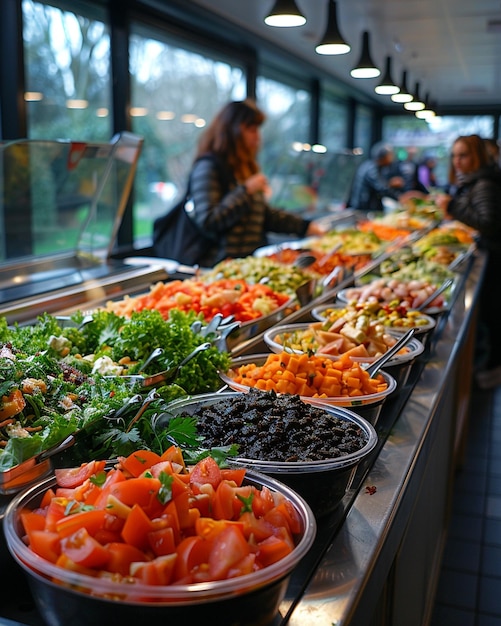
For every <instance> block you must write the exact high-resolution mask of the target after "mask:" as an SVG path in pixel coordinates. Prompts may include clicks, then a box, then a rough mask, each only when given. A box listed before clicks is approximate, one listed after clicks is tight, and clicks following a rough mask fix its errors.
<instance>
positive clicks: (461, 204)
mask: <svg viewBox="0 0 501 626" xmlns="http://www.w3.org/2000/svg"><path fill="white" fill-rule="evenodd" d="M449 183H450V195H445V194H443V195H440V196H438V197H437V199H436V202H437V204H438V205H439V206H440V208H441V209H442V210H443V211H444V212H445V215H446V216H449V217H451V218H454V219H456V220H459V221H460V222H463V223H464V224H467V225H468V226H471V227H472V228H474V229H475V230H476V231H477V232H478V235H479V237H478V242H477V244H478V247H479V249H482V250H484V251H485V252H486V255H487V260H486V267H485V272H484V277H483V282H482V286H481V290H480V298H479V328H478V337H477V350H478V351H479V352H480V354H478V355H477V359H478V358H480V359H482V361H483V362H481V363H477V365H478V366H479V367H480V368H481V371H479V372H478V373H477V375H476V377H475V380H476V382H477V384H478V386H479V387H480V388H481V389H489V388H492V387H496V386H498V385H501V332H500V326H499V315H500V311H501V289H500V283H499V280H500V276H501V173H500V170H499V168H498V167H496V166H495V165H494V163H493V162H492V160H491V158H490V157H489V154H488V152H487V148H486V144H485V141H484V140H483V139H482V138H481V137H479V136H478V135H467V136H460V137H458V138H457V139H456V140H455V141H454V143H453V145H452V149H451V161H450V168H449Z"/></svg>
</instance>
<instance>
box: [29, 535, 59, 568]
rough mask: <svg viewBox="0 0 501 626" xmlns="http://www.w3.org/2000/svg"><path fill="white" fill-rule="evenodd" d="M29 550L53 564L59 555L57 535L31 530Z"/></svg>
mask: <svg viewBox="0 0 501 626" xmlns="http://www.w3.org/2000/svg"><path fill="white" fill-rule="evenodd" d="M29 540H30V548H31V549H32V550H33V552H35V553H36V554H38V556H41V557H42V559H46V560H47V561H50V562H51V563H55V562H56V561H57V559H58V557H59V555H60V554H61V544H60V542H59V535H58V534H57V533H56V532H49V531H47V530H32V531H31V532H30V534H29Z"/></svg>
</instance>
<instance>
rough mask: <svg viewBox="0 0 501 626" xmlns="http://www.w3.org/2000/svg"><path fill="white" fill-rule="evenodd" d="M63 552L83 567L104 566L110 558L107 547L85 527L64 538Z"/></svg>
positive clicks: (62, 542)
mask: <svg viewBox="0 0 501 626" xmlns="http://www.w3.org/2000/svg"><path fill="white" fill-rule="evenodd" d="M61 552H62V553H63V554H64V555H65V556H67V557H68V558H69V559H70V560H71V561H73V562H74V563H76V564H77V565H82V566H83V567H91V568H102V567H104V566H105V565H106V563H108V561H109V560H110V555H109V552H108V550H107V549H106V547H105V546H102V545H101V544H100V543H99V541H96V539H94V537H91V536H90V535H89V533H88V532H87V530H86V529H85V528H80V529H79V530H77V531H76V532H74V533H73V534H72V535H69V536H68V537H65V538H64V539H62V540H61Z"/></svg>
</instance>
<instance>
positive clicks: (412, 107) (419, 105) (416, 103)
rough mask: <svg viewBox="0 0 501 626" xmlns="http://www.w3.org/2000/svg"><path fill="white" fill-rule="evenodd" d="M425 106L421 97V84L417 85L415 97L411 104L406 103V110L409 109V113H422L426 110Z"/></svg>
mask: <svg viewBox="0 0 501 626" xmlns="http://www.w3.org/2000/svg"><path fill="white" fill-rule="evenodd" d="M424 106H425V105H424V102H423V101H422V100H421V98H420V97H419V83H416V88H415V90H414V96H413V98H412V100H410V101H409V102H404V109H407V111H420V110H421V109H424Z"/></svg>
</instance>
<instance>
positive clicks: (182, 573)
mask: <svg viewBox="0 0 501 626" xmlns="http://www.w3.org/2000/svg"><path fill="white" fill-rule="evenodd" d="M209 549H210V542H208V541H206V540H205V539H202V537H197V536H196V535H194V536H192V537H186V538H185V539H183V540H182V541H181V543H180V544H179V545H178V547H177V559H176V566H175V568H174V580H177V581H179V580H181V579H183V580H184V579H186V578H187V577H189V576H190V575H191V573H192V570H193V569H194V568H196V567H199V566H200V565H202V564H203V563H207V562H208V559H209Z"/></svg>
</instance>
